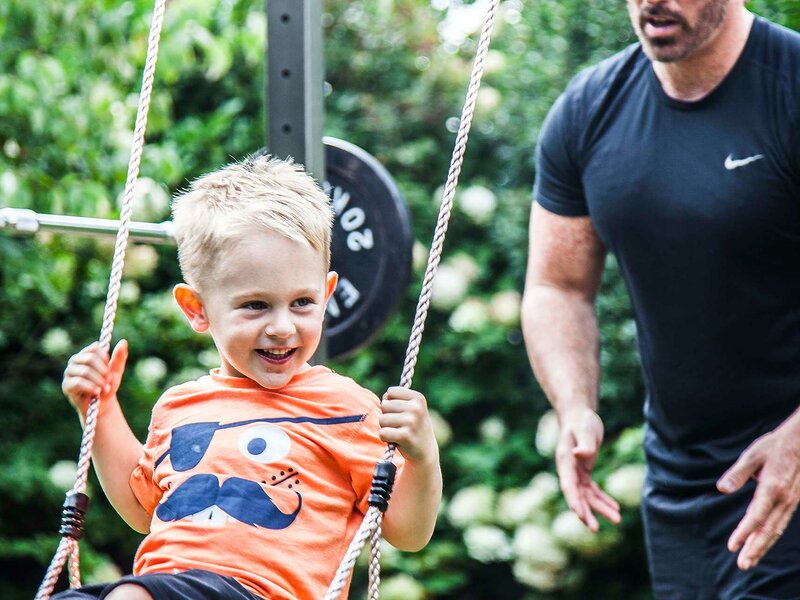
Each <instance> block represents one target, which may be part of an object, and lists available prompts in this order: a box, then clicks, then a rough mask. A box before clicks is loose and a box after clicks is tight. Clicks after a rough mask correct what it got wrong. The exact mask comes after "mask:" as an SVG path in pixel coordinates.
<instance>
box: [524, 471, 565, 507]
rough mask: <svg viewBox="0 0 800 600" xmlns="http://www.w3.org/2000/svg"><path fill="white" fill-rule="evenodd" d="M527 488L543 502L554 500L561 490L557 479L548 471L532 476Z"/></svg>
mask: <svg viewBox="0 0 800 600" xmlns="http://www.w3.org/2000/svg"><path fill="white" fill-rule="evenodd" d="M528 487H529V488H531V489H532V490H535V491H536V493H537V494H538V495H540V496H541V497H542V498H544V499H545V501H547V500H551V499H552V498H555V497H556V496H557V495H558V492H559V490H560V489H561V488H560V486H559V483H558V477H556V476H555V475H553V474H552V473H549V472H548V471H541V472H540V473H537V474H536V475H534V476H533V479H531V482H530V483H529V484H528Z"/></svg>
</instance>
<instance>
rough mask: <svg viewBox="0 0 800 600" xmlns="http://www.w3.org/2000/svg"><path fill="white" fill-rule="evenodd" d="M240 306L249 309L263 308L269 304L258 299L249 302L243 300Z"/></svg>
mask: <svg viewBox="0 0 800 600" xmlns="http://www.w3.org/2000/svg"><path fill="white" fill-rule="evenodd" d="M242 308H247V309H249V310H264V309H266V308H269V305H268V304H267V303H266V302H261V301H260V300H253V301H251V302H245V303H244V304H243V305H242Z"/></svg>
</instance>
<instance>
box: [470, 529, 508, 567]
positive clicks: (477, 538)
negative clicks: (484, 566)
mask: <svg viewBox="0 0 800 600" xmlns="http://www.w3.org/2000/svg"><path fill="white" fill-rule="evenodd" d="M464 545H465V546H466V548H467V554H469V556H470V557H472V558H474V559H475V560H477V561H480V562H482V563H489V562H496V561H502V560H508V559H510V558H511V557H512V556H513V554H514V551H513V548H512V547H511V542H510V541H509V539H508V536H507V535H506V533H505V531H503V530H502V529H500V528H499V527H495V526H494V525H473V526H470V527H467V529H466V530H465V531H464Z"/></svg>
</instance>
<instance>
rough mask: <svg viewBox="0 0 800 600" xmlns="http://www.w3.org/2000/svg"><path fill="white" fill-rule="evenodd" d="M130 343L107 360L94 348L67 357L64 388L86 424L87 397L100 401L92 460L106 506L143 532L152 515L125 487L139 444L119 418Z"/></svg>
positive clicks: (136, 457) (122, 417) (118, 348)
mask: <svg viewBox="0 0 800 600" xmlns="http://www.w3.org/2000/svg"><path fill="white" fill-rule="evenodd" d="M127 357H128V344H127V342H125V340H122V341H120V342H119V344H117V347H116V348H114V352H113V354H112V355H111V359H110V360H109V359H108V357H106V356H104V355H103V353H102V352H101V351H100V348H99V346H98V345H97V344H96V343H95V344H92V345H91V346H88V347H87V348H84V349H83V350H81V351H80V352H79V353H78V354H76V355H75V356H73V357H72V358H70V360H69V363H68V364H67V368H66V369H65V371H64V381H63V383H62V389H63V390H64V393H65V394H66V396H67V398H68V399H69V401H70V403H71V404H72V405H73V406H74V407H75V410H76V411H77V412H78V416H79V417H80V419H81V424H82V425H85V420H86V411H87V409H88V406H89V400H90V398H92V397H93V396H94V397H98V398H99V400H98V402H99V403H100V404H99V406H98V411H97V424H96V426H95V437H94V444H93V446H92V459H93V460H94V469H95V472H96V473H97V477H98V479H99V480H100V485H101V486H102V487H103V491H104V492H105V494H106V497H107V498H108V500H109V502H111V505H112V506H113V507H114V509H115V510H116V511H117V512H118V513H119V515H120V516H121V517H122V518H123V519H124V520H125V522H126V523H127V524H128V525H130V527H131V528H133V529H134V530H136V531H138V532H140V533H147V532H148V531H149V530H150V515H149V514H147V512H146V511H145V510H144V508H142V505H141V504H140V503H139V501H138V500H137V499H136V496H135V495H134V493H133V491H132V490H131V488H130V485H129V483H128V482H129V479H130V476H131V474H132V473H133V470H134V469H135V468H136V466H137V465H138V463H139V457H140V456H141V454H142V444H141V443H140V442H139V440H137V439H136V436H135V435H134V434H133V432H132V431H131V428H130V426H129V425H128V422H127V421H126V420H125V416H124V415H123V414H122V409H121V408H120V405H119V401H118V400H117V389H118V388H119V384H120V381H121V380H122V373H123V371H124V370H125V361H126V360H127Z"/></svg>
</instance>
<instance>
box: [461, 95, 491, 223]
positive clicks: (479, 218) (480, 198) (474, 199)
mask: <svg viewBox="0 0 800 600" xmlns="http://www.w3.org/2000/svg"><path fill="white" fill-rule="evenodd" d="M494 91H495V93H496V94H497V95H498V96H499V92H497V90H494ZM483 93H484V92H483V90H481V94H483ZM480 99H481V96H480V95H478V101H479V102H480ZM486 102H488V100H486ZM497 102H498V103H499V99H498V100H497ZM457 206H458V207H460V208H461V210H462V211H463V212H464V213H465V214H466V215H467V216H468V217H470V218H471V219H472V220H473V221H475V222H476V223H478V224H479V225H483V224H485V223H488V222H489V221H490V220H491V218H492V215H493V214H494V211H495V209H496V208H497V197H496V196H495V195H494V192H493V191H492V190H490V189H489V188H487V187H484V186H482V185H472V186H470V187H468V188H467V189H465V190H464V191H463V192H461V194H460V195H459V197H458V203H457Z"/></svg>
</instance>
